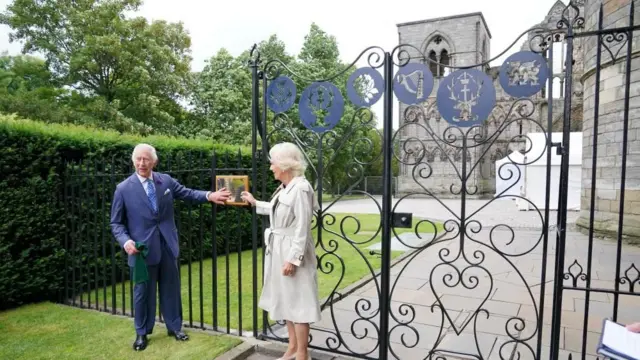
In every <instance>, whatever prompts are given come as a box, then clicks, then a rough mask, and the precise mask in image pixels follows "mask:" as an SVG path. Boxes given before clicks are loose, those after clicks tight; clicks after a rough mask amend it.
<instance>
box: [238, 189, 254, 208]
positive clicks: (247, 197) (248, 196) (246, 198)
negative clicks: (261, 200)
mask: <svg viewBox="0 0 640 360" xmlns="http://www.w3.org/2000/svg"><path fill="white" fill-rule="evenodd" d="M240 197H241V198H242V200H244V201H246V202H248V203H249V204H251V206H255V205H256V199H255V198H254V197H253V195H251V193H250V192H248V191H243V192H241V193H240Z"/></svg>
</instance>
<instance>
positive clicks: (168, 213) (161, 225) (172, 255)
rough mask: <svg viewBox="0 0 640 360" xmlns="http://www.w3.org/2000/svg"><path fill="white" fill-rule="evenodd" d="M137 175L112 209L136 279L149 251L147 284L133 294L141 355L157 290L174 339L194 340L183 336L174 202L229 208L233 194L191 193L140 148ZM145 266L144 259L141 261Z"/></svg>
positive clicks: (113, 223) (116, 197)
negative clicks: (158, 168)
mask: <svg viewBox="0 0 640 360" xmlns="http://www.w3.org/2000/svg"><path fill="white" fill-rule="evenodd" d="M131 159H132V161H133V164H134V166H135V168H136V172H135V174H133V175H131V176H130V177H129V178H127V179H126V180H124V181H123V182H121V183H120V184H118V185H117V187H116V190H115V194H114V196H113V203H112V205H111V232H112V233H113V236H114V237H115V238H116V240H117V241H118V243H120V245H121V246H122V247H123V248H124V250H125V251H126V252H127V254H129V259H128V263H129V266H130V267H131V270H132V273H134V271H133V269H134V267H135V264H136V260H137V259H139V257H138V256H137V255H138V253H139V249H144V248H145V247H146V250H148V253H147V254H146V257H145V263H146V265H147V271H148V279H146V281H144V280H143V281H142V282H139V283H136V284H135V285H134V288H133V303H134V312H135V316H134V324H135V329H136V335H137V336H136V340H135V342H134V343H133V348H134V350H136V351H140V350H144V349H145V348H146V347H147V343H148V338H147V335H150V334H151V333H152V332H153V326H154V324H155V315H156V287H158V288H159V292H160V311H161V312H162V317H163V319H164V320H165V324H166V326H167V330H168V333H169V336H174V337H175V338H176V340H178V341H186V340H188V339H189V337H188V336H187V334H185V333H184V332H183V331H182V304H181V298H180V276H179V273H178V266H179V265H178V259H179V251H180V249H179V242H178V231H177V229H176V224H175V221H174V209H173V200H174V199H181V200H186V201H192V202H195V203H204V202H207V201H211V202H214V203H216V204H221V205H222V204H224V203H225V201H226V200H228V199H229V196H231V193H230V192H229V191H227V190H226V189H220V190H219V191H216V192H211V191H199V190H192V189H188V188H186V187H184V186H183V185H181V184H180V183H178V182H177V181H176V180H175V179H173V178H172V177H171V176H169V175H167V174H162V173H158V172H153V168H154V167H155V165H156V164H157V162H158V156H157V154H156V150H155V149H154V148H153V147H152V146H151V145H147V144H139V145H137V146H136V147H135V149H134V150H133V155H132V157H131ZM140 260H142V259H140Z"/></svg>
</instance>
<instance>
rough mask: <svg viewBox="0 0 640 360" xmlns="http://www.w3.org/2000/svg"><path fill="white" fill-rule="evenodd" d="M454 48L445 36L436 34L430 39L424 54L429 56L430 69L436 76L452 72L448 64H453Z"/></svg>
mask: <svg viewBox="0 0 640 360" xmlns="http://www.w3.org/2000/svg"><path fill="white" fill-rule="evenodd" d="M451 50H452V48H451V45H450V44H449V43H448V42H447V40H446V39H445V38H444V36H442V35H439V34H436V35H434V36H432V37H431V38H429V39H428V42H427V44H426V46H425V47H424V54H425V55H426V56H427V57H428V58H429V70H430V71H431V73H432V74H433V76H434V77H436V78H440V77H443V76H446V75H447V74H448V73H450V72H451V69H449V68H448V66H451V65H453V63H454V61H453V59H452V56H451V54H452V51H451Z"/></svg>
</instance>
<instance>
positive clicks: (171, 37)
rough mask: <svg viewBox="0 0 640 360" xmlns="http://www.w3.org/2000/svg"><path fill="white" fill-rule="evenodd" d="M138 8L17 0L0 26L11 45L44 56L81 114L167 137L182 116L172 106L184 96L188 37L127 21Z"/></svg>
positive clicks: (164, 26) (136, 2)
mask: <svg viewBox="0 0 640 360" xmlns="http://www.w3.org/2000/svg"><path fill="white" fill-rule="evenodd" d="M141 3H142V1H141V0H15V1H14V2H13V3H12V4H11V5H9V6H8V7H7V10H6V11H5V12H4V13H3V14H2V16H0V23H3V24H6V25H8V26H9V27H11V29H12V33H11V34H10V36H9V38H10V41H16V40H21V41H24V46H23V49H22V51H23V53H26V54H28V53H34V52H40V53H42V54H44V56H45V59H46V61H47V64H49V70H50V71H51V73H52V74H53V76H54V78H55V79H56V81H57V82H58V83H59V84H60V85H64V86H68V87H70V88H72V89H75V90H76V91H77V94H76V97H75V99H76V100H78V101H80V102H84V104H83V105H84V110H89V111H95V112H96V113H94V114H93V115H95V116H96V117H97V118H99V119H102V120H103V121H104V122H107V123H109V122H112V121H113V122H114V124H111V125H113V127H115V128H117V129H118V130H121V131H128V130H133V129H138V130H145V129H146V131H147V132H155V133H172V132H174V131H175V130H174V127H175V121H176V118H179V117H180V116H182V115H183V113H182V111H181V109H180V107H179V106H176V102H177V101H178V100H179V99H181V98H182V97H184V96H185V95H186V94H187V89H188V82H189V79H190V62H191V57H190V46H191V39H190V37H189V35H188V34H187V32H186V31H185V29H184V27H183V25H182V24H181V23H177V24H173V23H167V22H165V21H154V22H152V23H148V22H147V20H146V19H145V18H143V17H134V18H127V17H125V13H128V12H135V11H137V10H138V9H139V7H140V5H141ZM96 98H97V99H96ZM129 119H130V120H129ZM107 127H109V124H107Z"/></svg>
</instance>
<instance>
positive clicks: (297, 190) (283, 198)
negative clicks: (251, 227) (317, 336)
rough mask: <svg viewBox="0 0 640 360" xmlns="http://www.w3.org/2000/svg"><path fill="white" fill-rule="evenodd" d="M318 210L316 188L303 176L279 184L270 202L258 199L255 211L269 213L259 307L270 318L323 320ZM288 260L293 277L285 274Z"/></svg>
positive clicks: (302, 321) (294, 320)
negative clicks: (315, 231)
mask: <svg viewBox="0 0 640 360" xmlns="http://www.w3.org/2000/svg"><path fill="white" fill-rule="evenodd" d="M316 209H318V202H317V201H316V200H315V196H314V191H313V187H312V186H311V184H310V183H309V182H308V181H307V180H306V179H305V178H304V177H302V176H300V177H295V178H294V179H292V180H291V181H290V182H289V184H288V185H287V186H286V187H284V186H280V188H278V190H277V191H276V194H275V195H274V196H273V198H272V199H271V201H270V202H266V201H256V212H257V213H258V214H261V215H269V220H270V221H269V223H270V225H271V226H270V227H269V228H268V229H266V230H265V234H264V242H265V268H264V285H263V287H262V294H261V296H260V302H259V304H258V305H259V306H260V308H262V309H264V310H266V311H268V312H269V318H270V319H271V320H289V321H292V322H295V323H313V322H317V321H320V316H321V315H320V300H319V299H318V275H317V259H316V253H315V244H314V240H313V237H312V236H311V220H312V217H313V212H314V210H316ZM285 261H288V262H290V263H292V264H293V265H294V266H295V274H294V275H293V276H284V275H282V267H283V266H284V263H285Z"/></svg>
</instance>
